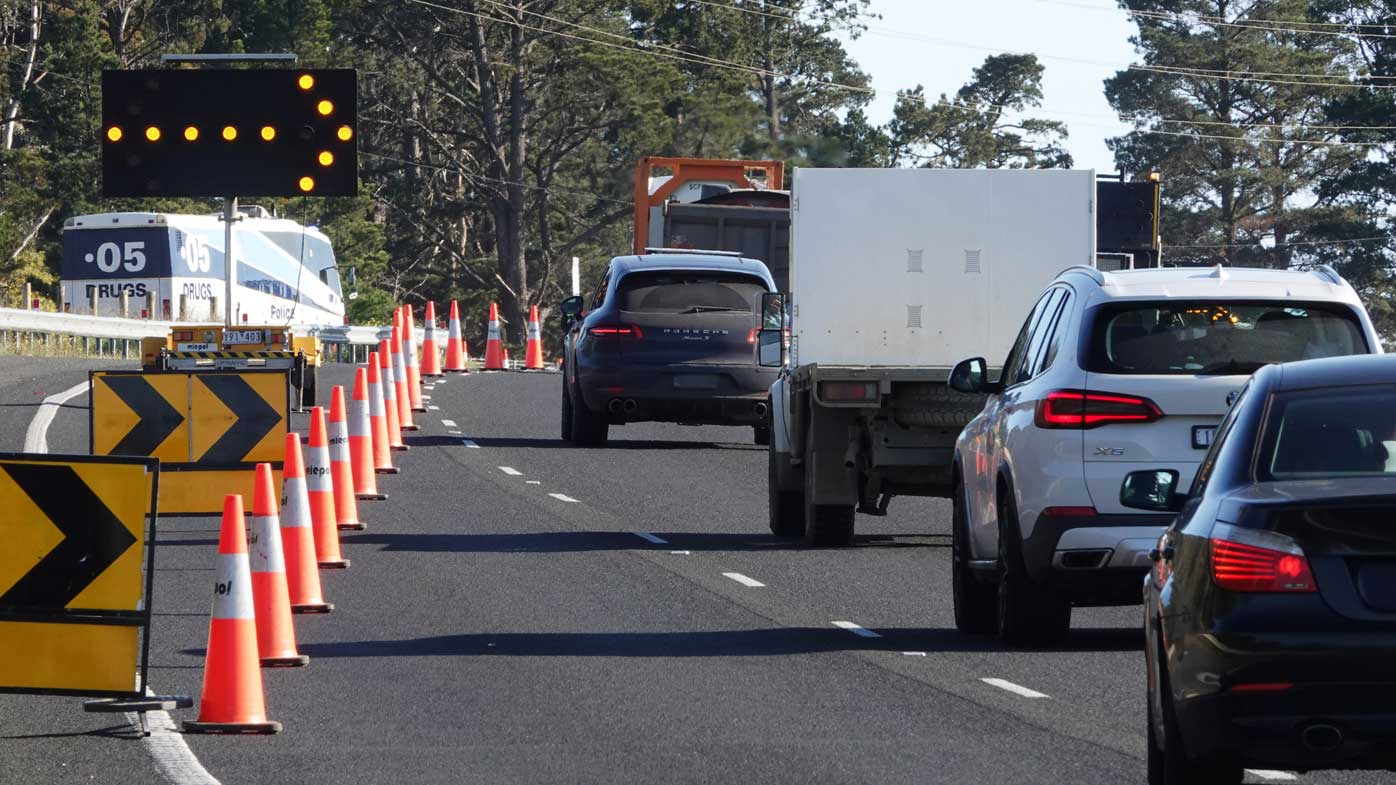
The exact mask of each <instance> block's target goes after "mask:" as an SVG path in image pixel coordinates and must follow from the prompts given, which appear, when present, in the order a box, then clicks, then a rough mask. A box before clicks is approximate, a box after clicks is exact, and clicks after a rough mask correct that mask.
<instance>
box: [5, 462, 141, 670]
mask: <svg viewBox="0 0 1396 785" xmlns="http://www.w3.org/2000/svg"><path fill="white" fill-rule="evenodd" d="M158 473H159V463H158V461H155V460H153V459H149V458H140V459H137V458H93V457H91V456H61V455H55V456H41V455H13V454H0V505H3V508H4V509H5V511H6V514H5V515H4V516H0V542H4V543H5V547H4V548H3V549H0V640H4V641H5V642H6V645H4V646H0V692H13V691H20V692H44V693H61V694H69V693H71V694H82V695H127V694H133V693H135V692H136V690H137V689H138V683H137V681H136V678H137V674H138V672H139V673H142V674H143V673H144V668H145V662H144V650H143V648H142V647H141V646H140V645H139V642H140V636H139V633H140V631H141V630H142V629H143V628H144V629H148V626H149V622H150V613H149V606H148V603H147V598H146V591H147V589H148V587H149V582H148V580H149V576H150V574H151V567H152V565H151V562H150V557H151V556H152V555H153V551H152V549H150V548H149V547H148V543H149V537H148V532H149V531H151V528H152V527H153V521H154V519H155V499H156V495H157V487H156V486H157V478H158ZM138 669H139V670H138ZM142 683H143V682H142Z"/></svg>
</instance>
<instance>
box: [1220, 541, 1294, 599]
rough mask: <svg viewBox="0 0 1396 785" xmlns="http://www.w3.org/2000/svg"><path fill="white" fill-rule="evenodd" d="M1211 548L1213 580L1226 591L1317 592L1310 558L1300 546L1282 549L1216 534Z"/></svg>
mask: <svg viewBox="0 0 1396 785" xmlns="http://www.w3.org/2000/svg"><path fill="white" fill-rule="evenodd" d="M1268 534H1269V536H1271V537H1275V538H1279V537H1280V536H1282V535H1275V534H1273V533H1268ZM1286 539H1287V538H1286ZM1211 548H1212V580H1213V581H1215V582H1216V584H1217V586H1218V587H1220V588H1223V589H1226V590H1227V591H1239V592H1303V593H1309V592H1314V591H1318V587H1317V585H1316V584H1315V582H1314V574H1313V572H1312V571H1310V570H1309V560H1308V559H1307V558H1305V556H1304V551H1303V550H1301V549H1300V548H1299V546H1298V545H1292V546H1290V547H1286V548H1285V549H1284V550H1279V549H1276V548H1264V547H1261V546H1259V545H1251V544H1249V543H1244V542H1236V541H1235V540H1227V539H1221V538H1218V537H1213V538H1212V540H1211Z"/></svg>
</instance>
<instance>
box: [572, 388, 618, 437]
mask: <svg viewBox="0 0 1396 785" xmlns="http://www.w3.org/2000/svg"><path fill="white" fill-rule="evenodd" d="M610 431H611V426H610V423H608V422H606V418H605V416H603V415H599V414H595V413H594V412H592V411H591V410H590V409H588V408H587V404H586V401H583V400H577V399H574V400H573V401H572V443H573V444H575V445H577V446H579V447H600V446H602V445H604V444H605V443H606V438H607V437H608V436H610Z"/></svg>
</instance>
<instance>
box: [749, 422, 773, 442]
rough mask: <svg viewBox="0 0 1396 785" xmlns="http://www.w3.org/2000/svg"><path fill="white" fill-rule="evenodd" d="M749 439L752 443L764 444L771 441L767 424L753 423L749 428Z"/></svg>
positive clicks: (769, 428)
mask: <svg viewBox="0 0 1396 785" xmlns="http://www.w3.org/2000/svg"><path fill="white" fill-rule="evenodd" d="M751 441H752V443H753V444H759V445H761V446H763V447H764V446H766V445H768V444H770V443H771V427H770V426H769V425H755V426H752V428H751Z"/></svg>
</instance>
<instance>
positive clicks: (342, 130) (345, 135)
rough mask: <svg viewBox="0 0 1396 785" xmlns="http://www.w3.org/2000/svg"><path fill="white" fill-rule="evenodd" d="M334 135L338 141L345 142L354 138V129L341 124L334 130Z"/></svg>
mask: <svg viewBox="0 0 1396 785" xmlns="http://www.w3.org/2000/svg"><path fill="white" fill-rule="evenodd" d="M335 136H338V137H339V141H341V142H347V141H349V140H350V139H353V138H354V129H352V128H350V127H349V126H347V125H341V126H340V127H339V130H338V131H336V132H335Z"/></svg>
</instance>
